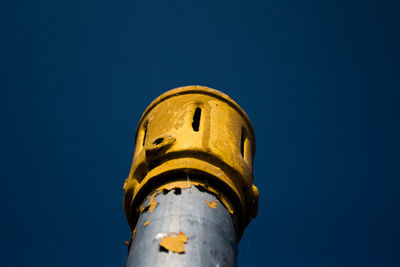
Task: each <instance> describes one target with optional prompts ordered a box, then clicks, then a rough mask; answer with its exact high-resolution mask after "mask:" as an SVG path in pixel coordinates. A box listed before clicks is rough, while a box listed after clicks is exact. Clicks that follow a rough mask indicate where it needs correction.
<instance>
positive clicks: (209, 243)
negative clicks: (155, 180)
mask: <svg viewBox="0 0 400 267" xmlns="http://www.w3.org/2000/svg"><path fill="white" fill-rule="evenodd" d="M155 200H156V201H157V207H156V208H155V210H154V211H153V212H152V213H149V212H143V213H142V214H141V216H140V218H139V220H138V222H137V225H136V234H135V237H134V239H133V241H132V244H131V247H130V251H129V254H128V259H127V265H126V266H127V267H147V266H148V267H150V266H151V267H158V266H174V267H178V266H193V267H198V266H204V267H206V266H207V267H208V266H224V267H233V266H236V257H237V237H236V232H235V226H234V223H233V220H232V218H231V215H230V213H229V212H228V211H227V209H226V208H225V207H224V206H223V205H222V204H221V203H220V202H219V201H218V199H217V198H216V197H215V196H213V195H212V194H209V193H208V192H202V191H199V190H198V189H197V188H196V187H194V186H192V187H191V188H187V189H181V191H180V193H179V192H177V191H174V190H171V191H169V192H168V193H167V194H159V195H157V196H156V197H155ZM149 201H150V198H149V199H147V200H146V202H145V203H144V206H146V205H147V204H148V203H149ZM205 201H209V202H212V201H217V202H218V205H217V207H216V208H215V209H213V208H210V207H209V206H208V205H207V204H206V203H205ZM147 221H149V222H150V223H149V224H147V225H146V226H144V224H145V223H146V222H147ZM179 232H182V233H184V234H185V235H186V236H187V237H188V241H187V243H186V244H185V252H184V253H182V254H178V253H175V252H171V251H165V250H164V251H162V250H160V246H159V244H160V241H161V237H163V236H165V235H167V234H170V233H179Z"/></svg>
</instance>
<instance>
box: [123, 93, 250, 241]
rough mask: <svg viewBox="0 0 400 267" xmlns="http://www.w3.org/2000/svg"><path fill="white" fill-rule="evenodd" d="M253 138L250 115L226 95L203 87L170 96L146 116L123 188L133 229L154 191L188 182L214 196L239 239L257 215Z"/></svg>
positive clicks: (138, 131)
mask: <svg viewBox="0 0 400 267" xmlns="http://www.w3.org/2000/svg"><path fill="white" fill-rule="evenodd" d="M254 153H255V137H254V131H253V127H252V125H251V122H250V120H249V118H248V116H247V115H246V113H245V112H244V111H243V110H242V109H241V108H240V107H239V105H238V104H236V103H235V102H234V101H233V100H232V99H230V98H229V97H228V96H227V95H225V94H223V93H221V92H219V91H217V90H214V89H211V88H207V87H203V86H186V87H180V88H176V89H173V90H171V91H168V92H166V93H164V94H162V95H161V96H159V97H158V98H157V99H155V100H154V101H153V102H152V103H151V104H150V106H149V107H148V108H147V109H146V110H145V112H144V113H143V115H142V117H141V119H140V121H139V124H138V128H137V131H136V142H135V153H134V156H133V162H132V167H131V171H130V174H129V177H128V178H127V179H126V181H125V184H124V191H125V196H124V209H125V213H126V216H127V219H128V222H129V224H130V226H131V228H132V229H134V228H135V225H136V221H137V218H138V216H139V215H140V212H141V210H140V205H141V204H142V202H143V201H144V200H145V199H146V198H147V197H148V196H149V195H151V194H152V193H154V192H155V191H156V190H159V188H162V187H163V186H164V188H165V186H166V185H167V184H171V183H176V179H180V180H185V179H186V178H185V177H190V181H189V182H191V183H193V185H198V184H199V183H200V184H203V185H205V186H206V187H208V188H209V189H210V190H209V192H212V193H215V194H216V195H217V196H218V198H219V199H220V200H221V202H222V203H223V204H224V205H225V206H226V207H227V209H228V210H230V211H231V212H232V213H233V214H234V215H235V218H236V220H237V225H238V236H239V238H240V236H241V234H242V232H243V230H244V228H245V227H246V226H247V224H248V223H249V222H250V220H251V219H252V218H254V217H255V216H256V215H257V209H258V189H257V187H256V186H255V185H254V183H253V158H254Z"/></svg>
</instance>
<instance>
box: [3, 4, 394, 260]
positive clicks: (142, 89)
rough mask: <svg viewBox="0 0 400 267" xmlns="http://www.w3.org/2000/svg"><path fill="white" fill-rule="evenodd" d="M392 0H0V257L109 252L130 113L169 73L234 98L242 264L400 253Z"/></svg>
mask: <svg viewBox="0 0 400 267" xmlns="http://www.w3.org/2000/svg"><path fill="white" fill-rule="evenodd" d="M399 14H400V2H399V1H389V0H388V1H351V0H347V1H344V0H343V1H310V0H305V1H294V0H279V1H277V0H273V1H266V0H263V1H261V0H259V1H258V0H252V1H237V0H229V1H228V0H201V1H200V0H196V1H194V0H186V1H176V0H170V1H165V0H164V1H155V0H146V1H133V0H123V1H104V0H96V1H94V0H92V1H84V0H68V1H57V0H51V1H50V0H38V1H18V0H5V1H4V0H3V1H1V2H0V34H1V35H0V36H1V37H0V38H1V39H0V40H1V42H0V49H1V50H0V75H1V76H0V78H1V79H0V89H1V97H0V118H1V132H0V142H1V168H0V177H1V180H0V181H1V184H0V200H1V203H3V204H2V207H3V208H2V216H1V220H0V236H1V238H0V249H1V257H0V266H2V267H11V266H41V267H47V266H60V267H63V266H68V267H70V266H99V267H100V266H105V267H109V266H121V267H122V266H124V264H125V257H126V253H127V249H126V247H125V245H124V240H127V239H129V235H130V232H129V227H128V224H127V222H126V220H125V217H124V213H123V209H122V196H123V192H122V184H123V181H124V179H125V178H126V176H127V175H128V172H129V168H130V163H131V159H132V153H133V148H134V134H135V130H136V125H137V122H138V120H139V118H140V116H141V114H142V112H143V111H144V109H145V108H146V106H147V105H148V104H149V103H150V102H151V101H152V100H153V99H154V98H155V97H157V96H158V95H160V94H161V93H163V92H164V91H166V90H169V89H172V88H175V87H178V86H183V85H190V84H199V85H205V86H209V87H212V88H216V89H219V90H221V91H223V92H225V93H226V94H228V95H229V96H231V97H232V98H233V99H234V100H235V101H236V102H238V103H239V104H240V105H241V106H242V107H243V109H244V110H246V112H247V113H248V115H249V117H250V119H251V120H252V122H253V125H254V128H255V133H256V138H257V151H256V160H255V183H256V185H257V186H258V188H259V190H260V205H259V206H260V209H259V214H258V217H257V219H256V220H254V221H252V223H251V224H250V225H249V227H248V228H247V229H246V231H245V234H244V237H243V239H242V241H241V243H240V246H239V266H241V267H244V266H273V267H284V266H288V267H289V266H290V267H292V266H307V267H313V266H315V267H321V266H324V267H329V266H335V267H336V266H338V267H339V266H340V267H342V266H344V267H346V266H350V267H354V266H362V267H366V266H371V267H372V266H385V267H391V266H393V267H395V266H396V267H398V266H400V181H399V179H400V172H399V165H400V164H399V163H400V157H399V148H400V146H399V136H400V131H399V128H400V125H399V121H400V119H399V114H400V67H399V62H400V52H399V48H400V32H399V24H400V16H399Z"/></svg>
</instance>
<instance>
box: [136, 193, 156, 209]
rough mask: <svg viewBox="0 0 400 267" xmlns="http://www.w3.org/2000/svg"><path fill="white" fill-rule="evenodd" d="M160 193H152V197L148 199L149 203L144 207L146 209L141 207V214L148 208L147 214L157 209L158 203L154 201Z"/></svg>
mask: <svg viewBox="0 0 400 267" xmlns="http://www.w3.org/2000/svg"><path fill="white" fill-rule="evenodd" d="M159 193H160V192H156V193H154V194H153V195H151V198H150V202H149V204H148V205H147V206H146V207H141V209H140V210H141V212H143V211H144V210H145V209H147V208H148V210H147V212H148V213H152V212H153V211H154V210H155V208H156V207H157V204H158V202H157V201H156V200H155V199H154V198H155V197H156V196H157V195H158V194H159Z"/></svg>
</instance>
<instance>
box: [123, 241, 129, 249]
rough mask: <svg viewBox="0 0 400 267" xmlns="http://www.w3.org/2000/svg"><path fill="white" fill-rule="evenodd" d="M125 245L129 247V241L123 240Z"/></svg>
mask: <svg viewBox="0 0 400 267" xmlns="http://www.w3.org/2000/svg"><path fill="white" fill-rule="evenodd" d="M124 243H125V245H126V246H127V247H128V248H129V241H126V240H125V241H124Z"/></svg>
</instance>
